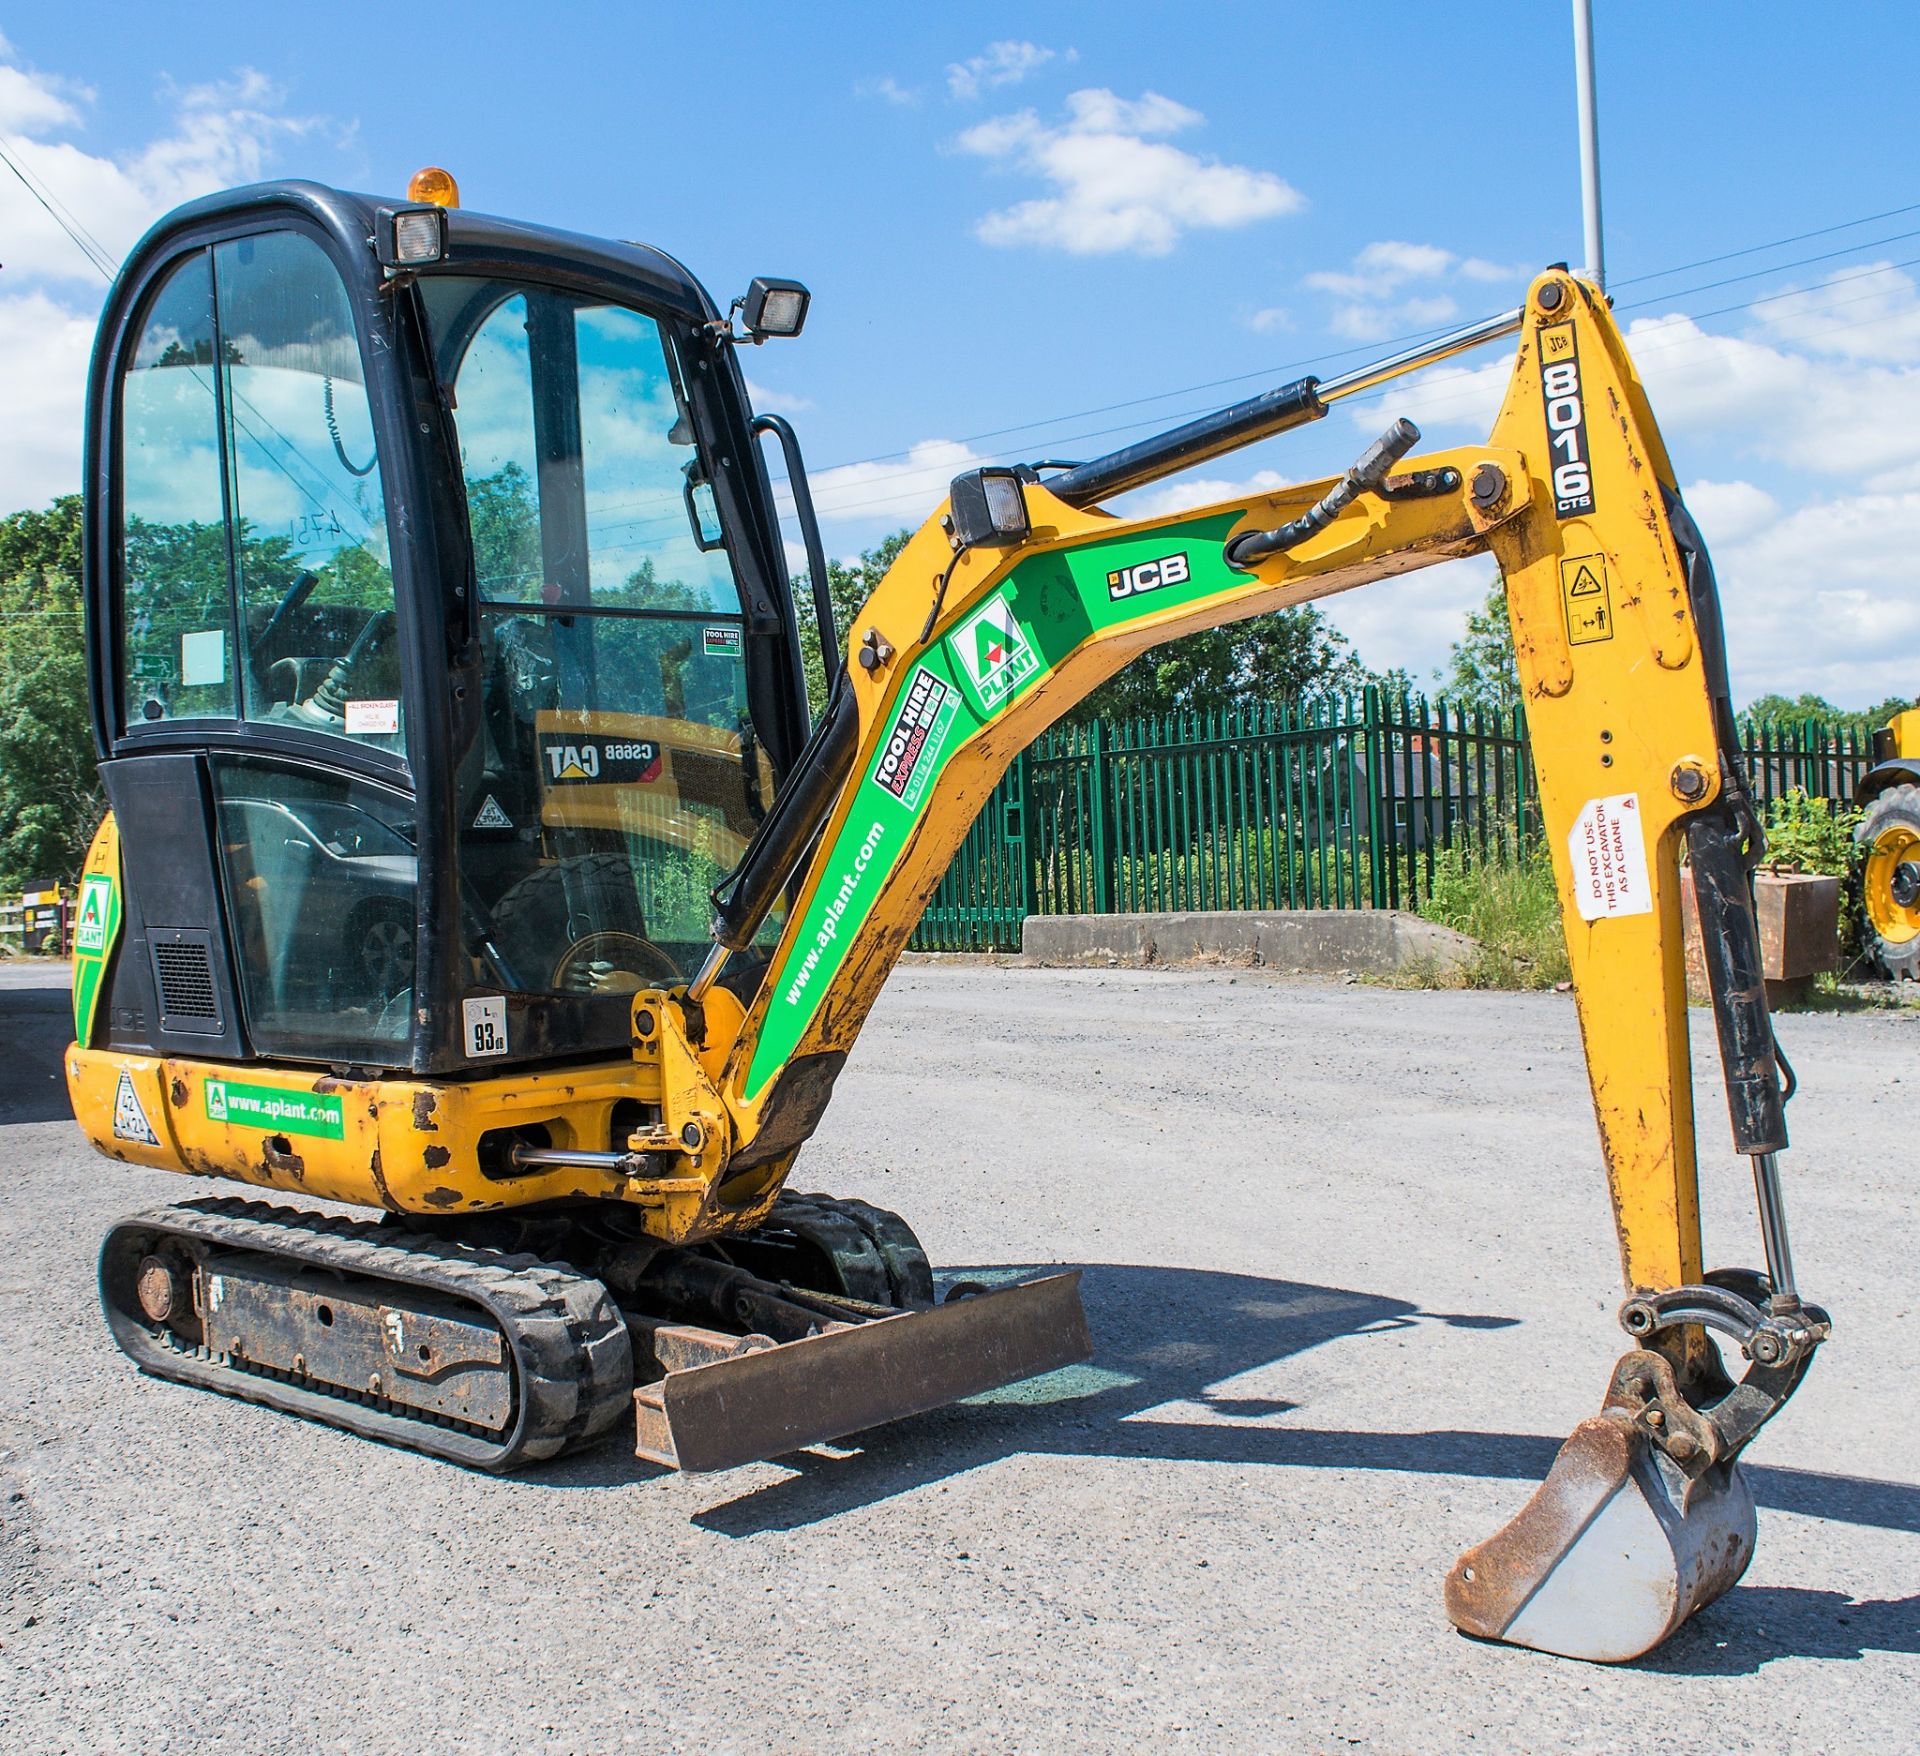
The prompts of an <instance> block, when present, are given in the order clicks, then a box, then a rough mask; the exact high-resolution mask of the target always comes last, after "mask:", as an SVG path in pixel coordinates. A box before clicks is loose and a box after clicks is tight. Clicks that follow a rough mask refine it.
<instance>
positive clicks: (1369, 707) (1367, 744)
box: [1360, 683, 1387, 908]
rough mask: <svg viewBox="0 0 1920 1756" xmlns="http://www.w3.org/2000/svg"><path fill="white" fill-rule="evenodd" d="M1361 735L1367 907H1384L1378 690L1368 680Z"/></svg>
mask: <svg viewBox="0 0 1920 1756" xmlns="http://www.w3.org/2000/svg"><path fill="white" fill-rule="evenodd" d="M1360 738H1361V743H1362V746H1363V752H1364V754H1363V761H1362V767H1363V771H1364V773H1365V775H1366V783H1365V784H1366V789H1367V898H1368V903H1369V906H1371V907H1373V908H1385V907H1386V906H1387V860H1386V842H1385V840H1384V839H1383V836H1382V833H1381V824H1380V689H1379V686H1378V685H1377V684H1374V683H1369V684H1368V685H1367V687H1366V692H1365V694H1364V695H1362V697H1361V705H1360Z"/></svg>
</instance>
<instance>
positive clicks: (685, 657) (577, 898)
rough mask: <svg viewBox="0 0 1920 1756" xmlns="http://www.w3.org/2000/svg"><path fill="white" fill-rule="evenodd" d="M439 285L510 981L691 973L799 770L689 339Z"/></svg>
mask: <svg viewBox="0 0 1920 1756" xmlns="http://www.w3.org/2000/svg"><path fill="white" fill-rule="evenodd" d="M420 285H421V292H422V296H423V298H424V299H425V301H426V306H427V311H428V314H429V318H430V321H431V324H432V327H433V332H434V345H435V354H436V360H437V364H438V368H439V372H440V376H441V381H442V383H443V384H444V385H445V386H446V387H447V388H448V390H449V391H450V392H451V394H452V397H453V402H454V408H455V418H456V420H457V422H458V427H459V435H460V447H461V462H462V470H463V474H464V476H465V479H466V490H467V502H468V513H469V518H470V520H471V524H472V532H473V546H474V570H475V577H476V581H477V583H478V587H479V597H480V604H481V623H480V634H481V647H482V653H483V656H484V659H485V664H486V677H485V697H484V708H485V716H484V717H485V735H484V738H483V740H482V743H481V745H480V747H479V748H477V749H476V750H475V751H474V752H473V754H472V756H471V758H470V760H469V761H468V762H467V763H466V764H465V765H464V766H463V768H462V771H461V774H460V789H459V790H460V801H461V802H460V816H461V826H462V827H461V850H460V863H461V875H462V879H463V883H464V885H465V887H466V893H467V894H468V895H469V896H471V897H472V898H473V899H474V901H475V902H476V904H477V906H478V907H479V908H480V909H481V910H482V911H483V916H484V920H485V922H486V926H487V934H486V941H485V942H486V944H487V946H488V948H489V952H490V954H491V955H492V957H493V960H494V965H495V969H496V971H497V979H500V980H503V981H505V982H506V983H507V985H509V986H511V987H513V988H517V989H521V990H526V991H533V992H546V993H579V994H615V993H622V992H627V991H631V990H632V989H634V988H637V987H640V986H642V985H644V984H648V983H653V982H661V981H673V980H676V979H682V978H684V977H686V976H687V975H689V974H690V973H691V972H692V970H693V969H694V968H696V967H697V966H698V963H699V961H700V959H701V957H702V956H703V955H704V953H705V950H706V948H707V944H708V939H707V926H708V921H709V919H710V917H711V915H712V905H711V903H710V901H709V900H708V892H709V891H710V890H711V889H712V888H713V886H714V885H715V884H716V883H718V882H719V880H720V879H721V878H722V877H723V876H724V875H725V874H726V873H727V872H728V871H730V870H731V869H732V868H733V866H734V865H735V864H736V863H737V862H738V860H739V858H740V855H741V852H742V850H743V849H744V848H745V846H746V843H747V840H748V838H749V837H750V836H751V835H752V833H753V831H754V828H755V826H756V825H757V824H758V822H759V821H760V819H761V817H762V816H763V815H764V814H765V811H766V808H767V806H768V805H769V804H770V803H771V801H772V796H773V785H774V775H773V771H772V768H771V765H770V763H769V762H768V759H767V756H766V753H765V751H764V750H763V749H762V748H761V746H760V743H759V740H758V738H757V736H756V734H755V729H754V725H753V721H752V716H751V713H750V710H749V705H748V694H747V686H746V680H747V661H748V643H747V634H746V628H745V625H744V621H743V618H742V616H741V613H740V599H739V590H738V586H737V584H736V582H735V579H734V575H733V568H732V563H731V561H730V559H729V557H728V553H727V550H726V547H725V536H724V533H723V532H721V531H719V530H718V528H717V526H716V523H715V521H714V515H713V512H712V500H711V496H710V494H709V493H708V492H707V490H706V488H705V483H706V481H707V479H708V474H707V471H708V460H707V458H706V457H705V455H704V453H703V450H702V447H701V446H700V444H699V442H698V439H697V436H696V433H695V428H694V423H693V419H692V416H691V414H690V413H689V410H688V407H687V403H686V398H685V395H684V387H683V384H682V381H681V378H680V374H679V366H678V362H677V358H676V355H675V353H674V348H673V343H672V338H671V337H670V336H669V335H668V334H667V332H666V331H665V330H664V329H663V327H662V325H661V324H660V323H659V322H657V321H656V320H655V319H654V318H652V317H649V316H646V315H644V314H642V313H640V312H637V311H633V310H628V309H625V308H623V307H619V306H614V305H607V304H598V303H594V302H591V301H585V300H581V299H578V298H575V297H573V296H571V295H568V294H564V293H560V292H558V291H555V290H551V289H546V288H536V287H531V286H524V285H515V284H513V283H510V282H502V281H486V280H476V279H468V278H462V277H429V278H426V279H423V280H422V282H421V283H420ZM769 931H770V932H773V931H777V923H776V924H774V925H772V926H770V928H769ZM743 961H744V960H743Z"/></svg>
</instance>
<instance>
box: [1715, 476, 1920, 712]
mask: <svg viewBox="0 0 1920 1756" xmlns="http://www.w3.org/2000/svg"><path fill="white" fill-rule="evenodd" d="M1701 524H1702V533H1703V534H1704V535H1707V536H1708V537H1709V538H1711V536H1712V532H1711V530H1710V529H1709V528H1708V527H1707V525H1706V521H1705V518H1704V516H1703V518H1702V521H1701ZM1916 555H1920V492H1909V493H1903V494H1872V493H1867V494H1843V495H1840V496H1837V497H1836V498H1834V499H1831V500H1822V501H1816V502H1815V503H1813V504H1811V505H1807V506H1802V507H1799V508H1798V509H1796V510H1794V511H1792V512H1789V513H1787V514H1785V515H1784V516H1783V517H1781V518H1778V519H1776V520H1774V521H1772V522H1770V523H1768V524H1765V525H1763V526H1761V527H1759V528H1757V529H1755V530H1754V531H1752V533H1751V534H1749V535H1747V536H1745V537H1743V538H1740V539H1737V540H1734V541H1731V542H1723V543H1722V544H1721V546H1720V547H1718V548H1716V549H1715V550H1714V572H1715V575H1716V576H1717V578H1718V580H1719V584H1720V596H1721V599H1722V601H1723V603H1724V605H1725V607H1726V620H1727V648H1728V658H1729V663H1730V665H1731V668H1732V670H1733V673H1734V692H1735V694H1736V695H1738V696H1741V697H1751V696H1753V695H1758V694H1761V693H1764V692H1767V691H1770V690H1778V691H1780V692H1781V693H1783V694H1798V693H1800V691H1802V690H1806V689H1811V690H1813V691H1814V692H1816V693H1818V694H1822V695H1825V696H1827V697H1829V698H1830V699H1832V700H1835V701H1839V702H1841V703H1843V704H1848V703H1851V704H1859V705H1864V704H1865V703H1866V702H1868V701H1874V700H1880V699H1883V698H1884V697H1886V696H1888V695H1892V694H1896V693H1911V692H1912V690H1913V687H1914V682H1913V679H1914V675H1915V673H1916V671H1920V578H1917V577H1916V568H1915V563H1914V557H1915V556H1916Z"/></svg>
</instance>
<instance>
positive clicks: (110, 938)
mask: <svg viewBox="0 0 1920 1756" xmlns="http://www.w3.org/2000/svg"><path fill="white" fill-rule="evenodd" d="M119 937H120V885H119V882H118V880H116V879H115V878H114V877H113V875H112V874H111V873H107V872H89V873H87V874H85V875H84V876H83V877H82V878H81V880H80V915H79V919H78V920H77V921H75V923H74V929H73V1040H74V1041H75V1042H77V1043H78V1044H79V1045H80V1046H81V1047H82V1048H83V1049H84V1048H86V1047H87V1046H88V1045H89V1043H90V1042H91V1040H92V1037H93V1019H94V1014H95V1013H96V1012H97V1011H98V1010H99V1007H100V987H101V981H102V979H103V978H104V977H105V975H106V973H107V959H108V958H109V957H111V956H112V955H113V947H114V942H115V940H117V939H118V938H119Z"/></svg>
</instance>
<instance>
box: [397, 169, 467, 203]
mask: <svg viewBox="0 0 1920 1756" xmlns="http://www.w3.org/2000/svg"><path fill="white" fill-rule="evenodd" d="M407 199H408V200H409V201H431V202H432V203H433V205H434V206H435V207H458V206H459V205H460V185H459V184H458V183H456V182H455V181H454V180H453V173H452V172H451V171H443V170H441V168H440V167H439V166H438V165H428V166H426V167H425V168H424V169H422V170H418V171H415V172H414V173H413V175H412V176H411V177H410V178H408V180H407Z"/></svg>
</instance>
